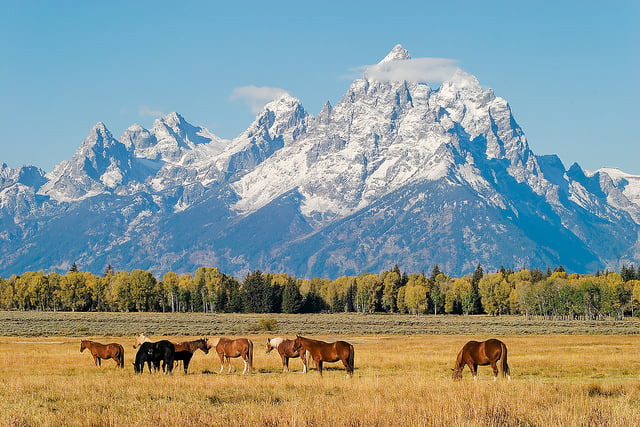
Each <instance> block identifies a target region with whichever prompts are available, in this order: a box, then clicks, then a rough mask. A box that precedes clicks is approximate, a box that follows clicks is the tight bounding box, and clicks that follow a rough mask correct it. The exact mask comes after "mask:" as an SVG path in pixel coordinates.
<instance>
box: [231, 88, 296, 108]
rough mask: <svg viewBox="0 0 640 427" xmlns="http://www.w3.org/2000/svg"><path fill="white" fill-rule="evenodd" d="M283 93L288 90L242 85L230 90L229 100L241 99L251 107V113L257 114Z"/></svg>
mask: <svg viewBox="0 0 640 427" xmlns="http://www.w3.org/2000/svg"><path fill="white" fill-rule="evenodd" d="M285 94H288V92H287V91H286V90H284V89H281V88H279V87H266V86H262V87H257V86H242V87H237V88H235V89H234V90H233V91H232V92H231V100H232V101H236V100H238V99H240V100H242V101H243V102H244V103H245V104H247V105H248V106H249V108H251V112H252V113H254V114H257V113H259V112H260V111H262V108H263V107H264V106H265V105H266V104H267V103H269V102H271V101H273V100H274V99H276V98H279V97H280V96H282V95H285Z"/></svg>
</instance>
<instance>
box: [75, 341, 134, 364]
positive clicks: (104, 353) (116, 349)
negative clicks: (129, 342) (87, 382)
mask: <svg viewBox="0 0 640 427" xmlns="http://www.w3.org/2000/svg"><path fill="white" fill-rule="evenodd" d="M85 348H88V349H89V351H90V352H91V355H92V356H93V361H94V363H95V364H96V365H97V366H101V365H102V362H101V359H113V360H115V361H116V367H117V368H124V347H122V346H121V345H120V344H118V343H111V344H100V343H99V342H95V341H88V340H82V342H81V343H80V353H82V352H83V351H84V349H85Z"/></svg>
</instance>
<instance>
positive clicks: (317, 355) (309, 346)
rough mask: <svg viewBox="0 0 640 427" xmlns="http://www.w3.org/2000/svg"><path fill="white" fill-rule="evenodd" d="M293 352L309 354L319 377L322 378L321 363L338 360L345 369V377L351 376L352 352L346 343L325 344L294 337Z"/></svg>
mask: <svg viewBox="0 0 640 427" xmlns="http://www.w3.org/2000/svg"><path fill="white" fill-rule="evenodd" d="M293 350H294V351H297V352H298V353H299V354H301V355H302V353H303V352H309V354H310V355H311V357H312V358H313V362H314V363H315V365H316V369H317V370H318V373H319V374H320V376H322V362H337V361H338V360H341V361H342V364H343V365H344V367H345V368H346V370H347V377H351V376H353V367H354V365H353V358H354V350H353V345H351V344H349V343H348V342H346V341H336V342H333V343H327V342H324V341H318V340H313V339H310V338H305V337H301V336H300V335H296V339H295V341H294V342H293ZM301 350H303V351H301Z"/></svg>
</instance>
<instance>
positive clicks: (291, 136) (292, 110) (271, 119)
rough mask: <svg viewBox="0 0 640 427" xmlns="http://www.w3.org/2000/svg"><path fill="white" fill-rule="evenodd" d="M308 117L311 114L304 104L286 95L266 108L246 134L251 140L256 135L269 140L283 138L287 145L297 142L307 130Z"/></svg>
mask: <svg viewBox="0 0 640 427" xmlns="http://www.w3.org/2000/svg"><path fill="white" fill-rule="evenodd" d="M308 117H309V114H308V113H307V111H306V110H305V109H304V107H303V106H302V102H300V100H299V99H298V98H295V97H293V96H291V95H289V94H288V93H284V94H282V95H281V96H279V97H278V98H276V99H274V100H273V101H271V102H269V103H268V104H267V105H265V106H264V108H263V109H262V111H261V112H260V114H258V116H257V117H256V119H255V120H254V122H253V123H252V124H251V126H249V128H248V129H247V131H246V132H245V136H246V137H249V138H252V137H254V136H256V135H262V136H263V137H267V138H275V137H278V136H282V137H283V138H284V142H285V143H286V142H288V141H290V140H295V139H296V138H297V136H298V135H299V134H300V133H301V132H302V131H303V130H304V129H305V128H306V121H307V118H308ZM267 135H268V136H267Z"/></svg>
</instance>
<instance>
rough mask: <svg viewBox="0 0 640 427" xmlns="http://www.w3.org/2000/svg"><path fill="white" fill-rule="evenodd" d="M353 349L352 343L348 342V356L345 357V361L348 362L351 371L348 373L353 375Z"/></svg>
mask: <svg viewBox="0 0 640 427" xmlns="http://www.w3.org/2000/svg"><path fill="white" fill-rule="evenodd" d="M353 353H354V350H353V344H349V357H348V358H347V362H348V364H349V370H350V371H351V372H350V374H351V375H353V368H354V361H353V358H354V354H353Z"/></svg>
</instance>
